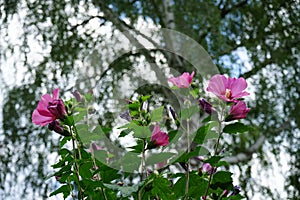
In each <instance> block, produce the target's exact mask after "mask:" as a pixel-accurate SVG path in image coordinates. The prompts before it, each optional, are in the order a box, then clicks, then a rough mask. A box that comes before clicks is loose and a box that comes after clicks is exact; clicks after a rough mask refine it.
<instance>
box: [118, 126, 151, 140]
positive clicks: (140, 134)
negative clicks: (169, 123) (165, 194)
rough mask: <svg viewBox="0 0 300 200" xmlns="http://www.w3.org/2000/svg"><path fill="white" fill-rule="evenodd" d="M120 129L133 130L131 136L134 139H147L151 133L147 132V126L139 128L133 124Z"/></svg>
mask: <svg viewBox="0 0 300 200" xmlns="http://www.w3.org/2000/svg"><path fill="white" fill-rule="evenodd" d="M121 128H131V129H133V132H134V134H133V136H134V137H136V138H147V137H150V136H151V131H150V130H149V127H148V126H139V125H137V124H135V123H134V122H130V123H128V124H126V125H124V126H122V127H121Z"/></svg>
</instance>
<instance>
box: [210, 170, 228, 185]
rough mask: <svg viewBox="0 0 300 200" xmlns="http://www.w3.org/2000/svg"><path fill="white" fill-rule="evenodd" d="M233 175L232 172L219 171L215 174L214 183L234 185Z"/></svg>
mask: <svg viewBox="0 0 300 200" xmlns="http://www.w3.org/2000/svg"><path fill="white" fill-rule="evenodd" d="M231 175H232V173H231V172H227V171H218V172H216V173H215V174H214V176H213V181H212V183H213V184H216V183H232V178H231Z"/></svg>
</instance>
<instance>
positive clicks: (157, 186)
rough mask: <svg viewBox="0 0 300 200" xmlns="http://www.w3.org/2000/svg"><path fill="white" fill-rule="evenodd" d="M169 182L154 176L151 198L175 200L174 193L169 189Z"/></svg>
mask: <svg viewBox="0 0 300 200" xmlns="http://www.w3.org/2000/svg"><path fill="white" fill-rule="evenodd" d="M170 185H171V182H170V181H169V180H168V179H166V178H163V177H161V176H156V177H155V178H154V180H153V184H152V186H153V188H152V190H151V194H152V196H156V195H157V196H159V197H160V199H162V200H173V199H174V200H176V197H175V195H174V192H173V191H172V190H171V188H170Z"/></svg>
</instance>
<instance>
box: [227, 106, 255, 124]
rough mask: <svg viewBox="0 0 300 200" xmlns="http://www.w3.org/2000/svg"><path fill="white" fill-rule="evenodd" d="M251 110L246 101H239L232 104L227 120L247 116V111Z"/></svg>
mask: <svg viewBox="0 0 300 200" xmlns="http://www.w3.org/2000/svg"><path fill="white" fill-rule="evenodd" d="M250 110H251V109H250V108H247V106H246V103H245V102H243V101H239V102H237V103H235V104H233V105H232V106H231V108H230V111H229V115H228V117H227V118H226V121H231V120H235V119H243V118H246V116H247V113H248V112H249V111H250Z"/></svg>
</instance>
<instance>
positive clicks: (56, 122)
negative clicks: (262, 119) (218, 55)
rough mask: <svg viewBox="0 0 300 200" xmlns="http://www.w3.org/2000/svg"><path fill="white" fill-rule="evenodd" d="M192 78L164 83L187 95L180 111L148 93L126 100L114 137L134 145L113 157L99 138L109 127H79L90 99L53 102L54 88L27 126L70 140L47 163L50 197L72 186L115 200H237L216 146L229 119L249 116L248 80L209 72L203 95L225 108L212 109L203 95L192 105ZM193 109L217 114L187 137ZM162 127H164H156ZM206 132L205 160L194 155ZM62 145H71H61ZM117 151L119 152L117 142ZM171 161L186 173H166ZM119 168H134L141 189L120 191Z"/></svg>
mask: <svg viewBox="0 0 300 200" xmlns="http://www.w3.org/2000/svg"><path fill="white" fill-rule="evenodd" d="M194 75H195V72H192V73H191V74H190V73H188V72H184V73H183V74H182V75H180V76H178V77H171V78H169V82H171V83H172V84H173V85H174V86H176V87H177V89H178V88H179V89H178V91H179V92H180V94H183V95H185V97H184V104H182V105H183V106H182V107H181V108H180V110H177V108H176V112H175V109H173V107H172V105H168V106H165V105H163V106H160V107H157V108H153V107H152V106H150V105H151V103H152V102H151V95H147V96H139V97H138V99H137V100H127V101H126V102H127V110H126V112H124V113H122V114H120V118H122V119H124V120H126V124H125V125H123V126H122V127H119V129H121V131H120V134H119V136H118V138H122V137H125V136H126V137H127V136H129V137H132V139H134V140H135V142H136V143H135V145H134V146H130V147H127V148H128V149H129V150H128V152H127V150H126V151H124V152H117V153H115V151H114V149H109V148H111V147H112V146H111V145H109V148H107V146H106V140H104V141H101V140H102V139H103V136H104V135H105V136H109V134H110V133H112V130H113V128H111V127H102V126H100V125H98V124H97V125H95V127H93V128H91V127H89V126H88V125H87V124H85V122H86V120H87V119H88V115H90V114H92V113H94V112H90V110H91V105H92V103H93V98H92V96H91V95H88V94H87V95H84V96H81V94H80V93H79V92H78V91H77V90H75V91H74V92H73V95H74V98H73V99H71V100H69V101H65V102H64V101H63V100H62V99H60V98H59V89H54V90H53V92H52V95H51V94H44V95H43V96H42V97H41V99H40V101H39V103H38V105H37V107H36V109H35V110H34V111H33V113H32V122H33V123H34V124H36V125H39V126H46V125H48V128H49V130H51V131H55V132H56V133H59V134H61V135H62V136H68V137H63V138H62V139H61V141H60V145H59V146H60V151H58V154H59V155H60V160H59V161H58V163H57V164H54V165H52V167H53V168H54V169H56V172H55V173H54V175H53V176H54V177H56V180H57V181H58V182H59V183H60V184H61V185H62V186H61V187H60V188H58V189H56V190H55V191H54V192H52V193H51V194H50V196H52V195H56V194H58V193H63V195H64V198H66V197H67V196H69V195H74V194H73V189H74V188H76V190H77V194H76V195H74V196H76V197H78V199H86V198H89V199H102V198H103V197H104V199H117V198H118V197H119V196H120V195H121V196H122V197H126V198H130V199H131V198H132V199H133V198H136V197H138V198H139V199H190V198H193V199H203V200H207V199H211V197H213V198H214V199H217V198H218V199H223V198H224V199H225V198H226V199H227V198H228V199H229V198H231V196H234V198H235V199H242V196H241V195H239V192H240V190H239V188H238V187H234V185H233V181H232V178H231V173H229V172H227V171H224V169H223V170H222V167H223V166H227V164H226V162H225V161H223V160H222V158H224V156H223V155H222V154H223V153H222V151H220V148H219V141H220V139H221V138H222V137H221V136H222V133H223V132H224V133H228V132H226V131H225V129H226V127H227V130H228V128H230V125H234V124H232V123H230V124H228V123H227V122H228V121H232V120H237V119H243V118H245V117H246V115H247V113H248V112H249V111H250V108H247V106H246V103H245V102H244V101H243V99H242V98H243V97H245V96H247V95H249V93H248V92H246V91H245V89H246V88H247V83H246V81H245V79H243V78H238V79H237V78H227V77H225V76H224V75H215V76H213V77H212V78H211V79H210V80H209V84H208V87H207V91H208V92H211V93H213V94H214V95H216V96H217V98H216V99H217V100H216V101H217V102H220V101H221V102H224V103H222V104H215V103H211V102H208V101H207V100H205V99H204V98H201V99H199V100H198V101H199V105H197V103H196V105H193V104H194V103H195V101H196V102H197V99H198V98H199V96H200V94H199V92H200V91H199V90H198V89H197V88H196V84H194V85H193V87H191V84H192V81H193V78H194ZM176 87H175V89H176ZM191 98H192V99H191ZM212 102H213V101H212ZM199 107H200V109H201V110H203V111H204V112H205V113H207V114H209V115H212V114H218V116H219V117H218V118H217V119H216V118H213V117H211V119H210V117H207V118H206V119H205V121H204V120H203V121H202V122H203V124H201V125H200V127H199V128H198V129H197V131H196V132H194V131H193V132H194V133H193V132H191V129H190V124H191V120H192V117H193V116H196V113H199V111H200V109H199ZM92 110H94V109H92ZM216 122H217V123H216ZM162 123H164V124H165V125H163V126H161V125H162ZM171 123H173V124H171ZM205 123H209V124H205ZM238 123H239V122H238ZM226 124H227V125H226ZM239 124H240V123H239ZM175 125H176V126H175ZM207 125H209V127H208V126H207ZM152 127H153V128H152ZM231 127H232V126H231ZM233 127H234V126H233ZM208 128H209V129H208ZM208 131H210V132H212V133H213V132H215V133H217V134H216V135H217V138H215V139H216V140H215V141H216V144H215V145H214V149H213V150H214V151H208V152H207V153H205V159H204V157H202V155H204V154H202V153H201V154H200V150H201V149H202V146H203V144H204V142H206V141H207V138H205V137H206V136H205V135H206V134H207V133H208ZM99 133H100V134H99ZM180 140H184V142H186V145H182V144H183V143H181V142H182V141H180ZM185 140H186V141H185ZM68 141H70V144H72V147H70V146H68V145H67V144H68V143H67V142H68ZM179 141H180V143H179V145H180V148H182V147H183V148H185V149H184V151H180V152H181V154H180V156H179V157H176V154H175V153H173V152H172V151H173V150H174V149H175V148H176V147H177V146H176V145H177V144H176V143H178V142H179ZM98 144H100V145H101V146H98ZM69 148H72V151H70V150H69ZM119 148H122V145H121V144H120V146H118V149H119ZM124 150H125V148H124ZM168 151H169V152H168ZM118 154H120V156H122V157H120V159H119V158H118V157H116V156H118ZM200 155H201V156H200ZM177 156H178V155H177ZM192 159H197V160H198V161H199V162H197V164H198V163H199V165H197V167H195V165H192V164H191V163H193V162H191V161H192ZM224 162H225V163H224ZM175 164H176V165H177V166H180V167H182V170H185V171H184V173H177V174H175V176H174V174H172V171H168V172H166V173H164V172H165V170H167V169H171V168H168V165H175ZM178 164H179V165H178ZM105 165H107V166H105ZM114 167H120V168H118V169H117V168H116V169H114ZM70 169H72V170H70ZM120 169H121V171H120ZM122 170H124V172H125V173H124V174H128V172H129V173H131V172H134V171H138V172H139V173H140V177H139V179H141V181H140V183H139V184H141V185H140V186H139V187H136V185H132V186H131V185H126V187H128V188H129V189H128V190H127V189H126V191H125V190H124V189H123V188H122V186H123V184H127V183H126V182H125V181H124V182H125V183H123V180H125V179H126V177H125V176H127V175H125V176H123V175H121V174H123V172H122ZM120 172H122V173H120ZM163 173H164V174H163ZM115 183H116V184H115ZM194 183H196V184H194ZM200 183H201V184H200ZM130 184H131V183H130ZM195 185H196V186H195ZM198 187H199V188H198ZM99 188H100V189H99ZM110 195H113V196H110ZM161 197H162V198H161Z"/></svg>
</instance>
